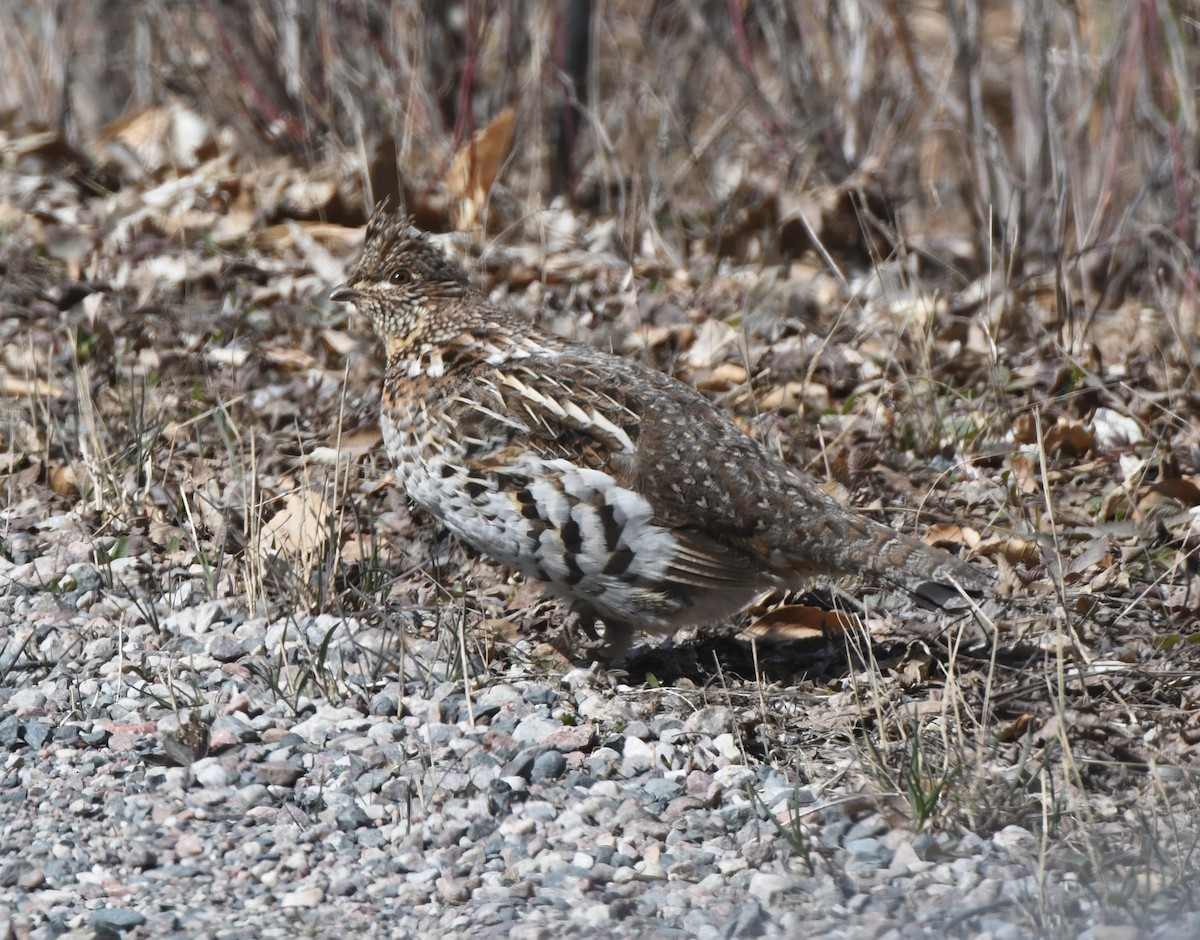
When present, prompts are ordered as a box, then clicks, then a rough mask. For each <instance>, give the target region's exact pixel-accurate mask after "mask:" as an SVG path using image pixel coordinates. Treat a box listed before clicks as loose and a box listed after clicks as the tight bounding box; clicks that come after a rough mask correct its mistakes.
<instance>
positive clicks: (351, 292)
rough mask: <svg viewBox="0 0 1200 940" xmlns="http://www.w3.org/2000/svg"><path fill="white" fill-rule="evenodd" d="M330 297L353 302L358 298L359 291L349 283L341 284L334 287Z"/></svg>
mask: <svg viewBox="0 0 1200 940" xmlns="http://www.w3.org/2000/svg"><path fill="white" fill-rule="evenodd" d="M329 299H330V300H340V301H343V302H347V303H353V302H354V301H355V300H357V299H358V291H356V290H355V289H354V288H353V287H351V286H350V285H349V284H341V285H339V286H337V287H335V288H334V289H333V292H332V293H330V295H329Z"/></svg>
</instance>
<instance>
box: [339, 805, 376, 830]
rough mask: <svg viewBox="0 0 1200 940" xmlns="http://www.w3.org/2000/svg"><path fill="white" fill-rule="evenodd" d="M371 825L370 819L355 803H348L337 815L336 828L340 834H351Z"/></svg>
mask: <svg viewBox="0 0 1200 940" xmlns="http://www.w3.org/2000/svg"><path fill="white" fill-rule="evenodd" d="M369 825H371V817H370V816H368V815H367V811H366V810H364V809H363V808H362V807H361V806H359V805H358V804H357V803H350V804H348V805H347V806H346V807H345V808H344V809H342V811H341V812H339V813H338V814H337V827H338V828H339V829H341V830H342V832H353V831H354V830H355V829H361V828H362V827H363V826H369Z"/></svg>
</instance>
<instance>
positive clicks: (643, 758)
mask: <svg viewBox="0 0 1200 940" xmlns="http://www.w3.org/2000/svg"><path fill="white" fill-rule="evenodd" d="M653 764H654V748H653V747H651V746H650V745H649V744H647V743H646V742H645V741H643V740H642V739H641V738H626V739H625V747H624V748H623V749H622V751H621V774H622V776H625V777H636V776H637V775H638V774H641V773H645V772H646V771H647V770H649V769H650V768H651V767H652V766H653Z"/></svg>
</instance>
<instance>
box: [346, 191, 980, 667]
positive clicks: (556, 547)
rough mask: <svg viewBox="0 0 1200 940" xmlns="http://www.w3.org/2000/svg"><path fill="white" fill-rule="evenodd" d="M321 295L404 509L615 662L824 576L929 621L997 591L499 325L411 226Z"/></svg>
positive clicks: (641, 383) (378, 229) (643, 383)
mask: <svg viewBox="0 0 1200 940" xmlns="http://www.w3.org/2000/svg"><path fill="white" fill-rule="evenodd" d="M331 296H332V298H333V299H334V300H342V301H350V302H353V303H354V304H355V305H356V306H357V307H358V309H359V310H360V311H362V312H363V313H364V314H366V316H367V317H369V318H370V320H371V324H372V326H373V328H374V330H375V332H376V333H377V334H378V335H379V337H380V339H381V340H382V341H383V343H384V345H385V347H386V350H387V367H386V373H385V375H384V381H383V414H382V427H383V435H384V441H385V444H386V446H387V451H388V454H389V455H390V457H391V459H392V460H393V462H394V463H395V466H396V472H397V476H398V478H399V479H400V480H401V482H402V483H403V485H404V488H405V490H406V491H407V493H408V495H409V496H410V498H412V499H413V501H414V502H416V503H417V504H418V505H420V506H421V507H422V508H424V509H425V510H426V511H428V512H429V513H431V514H432V515H433V516H435V517H437V518H439V519H441V520H442V521H443V522H444V523H445V524H446V526H447V527H448V528H449V529H451V530H452V531H453V532H454V533H456V534H457V535H458V536H459V537H461V538H462V539H464V540H466V541H467V542H469V543H470V544H471V545H473V546H475V547H476V548H477V549H479V550H480V551H482V552H484V553H485V554H487V555H490V556H492V557H493V558H495V559H497V560H499V561H500V562H502V563H504V564H505V565H508V566H510V567H513V568H516V569H517V570H519V571H521V572H522V573H523V574H525V575H526V576H527V577H533V578H537V579H539V580H541V581H544V582H546V584H547V585H548V588H549V589H550V590H551V591H553V592H554V593H555V594H558V595H560V596H563V597H565V598H568V599H569V600H571V601H572V602H573V603H574V606H575V609H576V610H577V611H578V612H579V613H580V614H581V615H582V616H583V617H585V618H589V619H594V618H599V619H600V620H602V621H603V622H604V627H605V641H606V644H607V647H608V650H607V654H608V656H609V657H610V658H615V657H617V656H619V655H620V654H621V653H623V652H624V650H625V649H626V647H627V646H628V644H629V642H630V639H631V638H632V635H633V633H634V631H637V630H645V631H647V632H651V633H666V632H671V631H674V630H675V629H677V628H679V627H683V626H687V625H690V624H696V623H705V622H712V621H716V620H719V619H721V618H723V617H726V616H728V615H729V614H731V613H733V612H736V611H737V610H739V609H741V608H742V607H744V606H745V605H746V604H748V603H749V602H750V601H751V600H752V599H753V598H754V597H755V596H756V595H757V594H758V593H760V592H761V591H762V590H764V589H767V588H771V587H791V586H797V585H799V584H802V583H803V582H804V581H806V580H807V579H810V578H812V577H814V576H819V575H840V574H861V575H865V576H867V577H869V578H873V579H875V580H877V581H883V582H886V583H888V584H891V585H895V586H897V587H900V588H903V589H905V590H907V591H909V592H911V593H913V594H916V595H918V596H920V597H922V598H924V599H926V600H928V601H932V602H934V603H939V604H940V603H945V602H946V601H948V600H950V599H951V598H954V597H960V596H961V594H960V592H959V590H958V588H959V587H961V588H964V589H966V590H967V591H968V592H982V591H984V590H986V589H987V588H988V587H989V586H990V584H991V581H992V579H991V576H990V575H989V574H987V573H986V572H985V571H984V570H982V569H980V568H976V567H974V566H972V565H969V564H967V563H965V562H963V561H961V560H959V559H958V558H955V557H953V556H952V555H949V554H947V553H945V552H942V551H939V550H937V549H934V548H931V547H929V546H927V545H925V544H924V543H922V542H920V541H918V540H916V539H914V538H911V537H909V536H906V535H902V534H900V533H898V532H896V531H894V530H892V529H889V528H888V527H886V526H883V525H879V524H878V523H875V522H872V521H870V520H868V519H866V518H864V517H862V516H860V515H857V514H856V513H854V512H852V511H850V510H848V509H846V508H845V507H843V506H842V505H841V504H840V503H838V502H837V501H836V500H834V499H832V498H831V497H830V496H828V495H827V494H826V493H825V492H824V491H823V490H822V489H821V488H820V486H818V485H817V483H816V482H815V481H814V480H812V479H811V478H809V477H808V476H806V475H805V474H803V473H802V472H801V471H799V470H797V469H795V468H794V467H791V466H789V465H788V464H787V463H785V462H784V461H783V460H781V459H780V458H778V457H776V456H774V455H772V454H771V453H769V452H768V451H767V450H766V449H765V448H763V447H762V446H761V445H760V444H758V443H757V442H756V441H754V440H753V439H751V438H749V437H747V436H746V435H745V434H743V433H742V432H741V431H739V430H738V428H737V427H736V426H735V425H734V423H733V422H732V421H731V420H730V419H729V417H728V416H727V415H725V414H724V413H722V412H721V411H720V410H718V409H717V408H716V406H714V405H713V404H712V403H711V402H710V401H709V400H708V399H707V398H705V397H704V396H703V395H701V394H700V393H699V392H697V391H696V390H695V389H693V388H690V387H688V386H687V385H684V384H682V383H681V382H678V381H676V380H675V379H673V378H670V377H669V376H666V375H663V374H662V373H660V372H656V371H653V370H651V369H648V368H646V367H644V366H641V365H638V364H637V363H634V362H631V361H629V360H627V359H622V358H620V357H618V356H613V355H609V354H607V353H604V352H601V351H599V350H597V349H593V348H591V347H589V346H585V345H582V344H579V343H573V342H570V341H568V340H566V339H563V338H561V337H558V336H555V335H553V334H550V333H547V332H545V331H544V330H541V329H539V328H538V327H536V326H534V325H532V324H531V323H529V322H527V321H526V320H524V319H522V318H520V317H518V316H516V315H514V314H512V313H510V312H508V311H505V310H502V309H500V308H498V307H497V306H496V305H494V304H492V303H491V302H490V301H489V300H488V299H487V298H486V297H485V296H484V295H483V293H482V292H480V291H479V290H478V288H476V287H475V286H474V285H472V284H471V282H470V280H469V279H468V278H467V275H466V274H465V272H464V271H463V270H462V269H461V268H460V267H459V266H458V265H457V264H455V263H454V262H452V261H450V260H449V259H448V258H447V257H446V256H445V255H444V254H443V253H442V252H441V251H440V250H439V249H438V248H437V246H435V245H434V243H433V242H432V241H431V240H430V239H428V238H427V237H426V236H425V235H423V234H422V233H420V232H418V231H417V230H416V229H414V228H413V227H412V225H411V224H410V222H409V220H407V219H404V218H401V217H396V216H392V215H391V214H389V213H385V212H383V211H377V212H376V214H375V215H374V217H373V218H372V219H371V221H370V223H369V224H368V226H367V236H366V244H365V247H364V250H363V254H362V257H361V258H360V259H359V261H358V263H357V264H356V265H355V267H354V269H353V270H352V271H351V272H350V276H349V279H348V280H347V282H346V283H345V284H344V285H342V286H341V287H339V288H337V289H336V290H335V291H334V292H333V294H332V295H331Z"/></svg>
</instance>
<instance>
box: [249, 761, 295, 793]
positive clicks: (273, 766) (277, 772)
mask: <svg viewBox="0 0 1200 940" xmlns="http://www.w3.org/2000/svg"><path fill="white" fill-rule="evenodd" d="M303 776H304V768H303V767H301V766H299V765H298V764H293V763H290V762H289V761H285V760H265V761H262V762H261V763H258V764H255V765H254V778H255V779H256V780H257V781H258V782H259V783H264V784H266V785H267V786H272V787H290V786H294V785H295V783H296V781H297V780H299V779H300V778H301V777H303Z"/></svg>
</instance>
